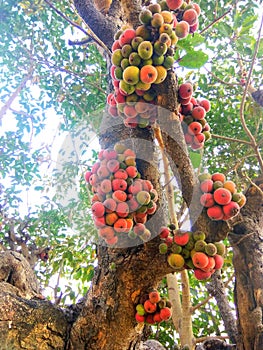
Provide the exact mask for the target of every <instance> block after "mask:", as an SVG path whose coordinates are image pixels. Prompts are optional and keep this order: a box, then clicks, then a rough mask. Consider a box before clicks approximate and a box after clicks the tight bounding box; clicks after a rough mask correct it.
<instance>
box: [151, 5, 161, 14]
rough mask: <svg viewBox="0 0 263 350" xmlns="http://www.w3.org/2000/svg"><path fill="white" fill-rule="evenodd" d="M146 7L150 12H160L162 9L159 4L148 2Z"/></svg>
mask: <svg viewBox="0 0 263 350" xmlns="http://www.w3.org/2000/svg"><path fill="white" fill-rule="evenodd" d="M148 9H149V10H150V11H151V13H153V14H154V13H160V12H161V11H162V8H161V6H160V5H159V4H150V5H149V6H148Z"/></svg>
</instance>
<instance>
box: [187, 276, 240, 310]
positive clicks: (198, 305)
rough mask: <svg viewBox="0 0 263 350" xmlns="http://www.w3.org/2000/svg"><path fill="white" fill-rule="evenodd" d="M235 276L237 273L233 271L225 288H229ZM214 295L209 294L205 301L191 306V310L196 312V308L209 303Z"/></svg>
mask: <svg viewBox="0 0 263 350" xmlns="http://www.w3.org/2000/svg"><path fill="white" fill-rule="evenodd" d="M234 277H235V274H234V273H233V274H232V275H231V276H230V277H229V279H228V280H227V281H226V283H224V288H227V286H228V285H229V283H230V282H231V281H232V279H233V278H234ZM213 297H214V296H213V295H209V296H208V297H206V298H205V299H204V300H203V301H201V302H200V303H198V304H196V305H195V306H193V307H192V308H191V312H192V313H194V312H195V310H197V309H200V307H202V306H203V305H205V304H206V303H208V301H209V300H210V299H212V298H213Z"/></svg>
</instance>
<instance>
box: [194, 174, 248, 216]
mask: <svg viewBox="0 0 263 350" xmlns="http://www.w3.org/2000/svg"><path fill="white" fill-rule="evenodd" d="M199 181H200V189H201V192H202V195H201V197H200V202H201V204H202V205H203V206H204V207H205V208H206V211H207V215H208V217H209V218H210V219H211V220H216V221H218V220H224V221H227V220H229V219H232V218H233V217H235V216H236V215H238V214H239V212H240V208H242V207H243V206H244V205H245V203H246V196H245V195H244V194H243V193H242V192H238V190H237V186H236V184H235V183H234V182H233V181H231V180H227V179H226V176H225V174H223V173H219V172H218V173H214V174H209V173H204V174H200V175H199Z"/></svg>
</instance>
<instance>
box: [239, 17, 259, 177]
mask: <svg viewBox="0 0 263 350" xmlns="http://www.w3.org/2000/svg"><path fill="white" fill-rule="evenodd" d="M262 26H263V15H262V18H261V23H260V28H259V32H258V38H257V42H256V46H255V51H254V54H253V57H252V62H251V66H250V69H249V72H248V76H247V82H246V85H245V89H244V93H243V97H242V101H241V105H240V120H241V124H242V126H243V129H244V130H245V132H246V134H247V135H248V137H249V138H250V140H251V146H252V147H253V149H254V151H255V155H256V158H257V159H258V162H259V167H260V169H261V171H262V172H263V159H262V157H261V154H260V151H259V147H258V144H257V142H256V140H255V138H254V136H253V135H252V133H251V131H250V130H249V128H248V127H247V124H246V121H245V116H244V107H245V101H246V96H247V92H248V86H249V84H250V80H251V76H252V73H253V69H254V64H255V61H256V57H257V54H258V49H259V44H260V37H261V31H262Z"/></svg>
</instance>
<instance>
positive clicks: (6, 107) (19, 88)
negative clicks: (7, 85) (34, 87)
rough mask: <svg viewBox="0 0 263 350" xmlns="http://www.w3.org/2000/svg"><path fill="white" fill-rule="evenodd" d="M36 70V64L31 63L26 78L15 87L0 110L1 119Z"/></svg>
mask: <svg viewBox="0 0 263 350" xmlns="http://www.w3.org/2000/svg"><path fill="white" fill-rule="evenodd" d="M33 71H34V66H33V64H32V63H31V65H30V67H29V70H28V73H27V75H26V76H25V77H24V79H23V80H22V81H21V83H20V84H19V85H18V87H17V88H16V89H15V91H14V92H13V93H12V95H11V96H10V97H9V99H8V101H7V102H6V103H5V104H4V106H3V107H2V108H1V110H0V121H1V120H2V119H3V117H4V115H5V114H6V112H7V111H8V109H9V108H10V107H11V105H12V103H13V102H14V100H15V99H16V98H17V96H19V94H20V92H21V91H22V90H23V88H24V87H25V86H26V83H27V82H28V80H29V79H30V78H31V77H32V74H33Z"/></svg>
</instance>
